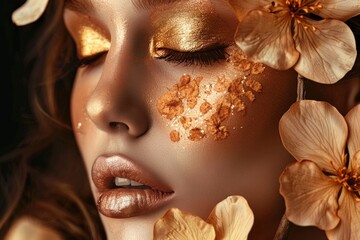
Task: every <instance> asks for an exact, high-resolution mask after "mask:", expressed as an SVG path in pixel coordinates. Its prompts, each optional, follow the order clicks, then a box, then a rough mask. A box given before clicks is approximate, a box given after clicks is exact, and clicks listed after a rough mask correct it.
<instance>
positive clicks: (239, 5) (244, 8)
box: [229, 0, 271, 21]
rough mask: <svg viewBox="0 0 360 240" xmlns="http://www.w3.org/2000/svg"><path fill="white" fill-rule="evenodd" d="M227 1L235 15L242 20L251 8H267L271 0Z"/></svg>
mask: <svg viewBox="0 0 360 240" xmlns="http://www.w3.org/2000/svg"><path fill="white" fill-rule="evenodd" d="M229 3H230V5H231V6H232V7H233V8H234V10H235V13H236V17H237V18H238V19H239V21H242V20H243V18H244V17H245V16H246V14H248V13H249V12H250V11H251V10H255V9H259V10H260V9H262V8H267V6H269V5H271V0H257V1H254V0H229Z"/></svg>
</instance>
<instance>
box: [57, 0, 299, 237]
mask: <svg viewBox="0 0 360 240" xmlns="http://www.w3.org/2000/svg"><path fill="white" fill-rule="evenodd" d="M134 2H136V1H134ZM92 4H93V11H91V12H90V11H89V12H85V14H80V13H79V12H76V11H73V10H69V9H67V10H65V14H64V19H65V23H66V25H67V28H68V29H69V31H70V33H71V35H72V37H73V38H74V40H75V42H79V39H80V38H81V36H79V28H80V27H81V26H82V25H84V24H85V25H86V24H89V23H90V24H91V25H92V27H94V28H101V29H102V32H103V33H104V35H105V37H106V38H107V39H108V40H109V41H110V42H111V47H110V49H109V51H108V52H107V54H103V55H102V56H101V57H99V58H98V59H97V60H96V61H95V62H93V63H92V64H91V65H88V66H85V67H81V68H79V70H78V72H77V76H76V80H75V85H74V88H73V93H72V100H71V110H72V112H71V115H72V122H73V127H74V130H75V136H76V139H77V142H78V145H79V148H80V151H81V153H82V156H83V159H84V161H85V165H86V168H87V171H88V173H89V175H91V169H92V166H93V163H94V161H95V159H96V158H97V157H98V156H99V155H102V154H122V155H125V156H126V157H128V158H130V159H131V160H132V161H134V162H135V163H136V164H138V165H139V166H141V167H142V168H143V169H145V170H146V171H148V172H149V173H151V174H152V175H154V176H156V178H158V179H160V180H161V181H162V182H163V183H165V184H166V185H167V186H169V187H170V188H171V189H172V190H173V191H174V197H173V198H172V199H171V201H170V202H169V203H168V204H167V205H166V206H164V207H162V208H161V209H159V210H157V211H154V212H150V213H148V214H145V215H140V216H137V217H133V218H125V219H115V218H109V217H106V216H102V220H103V223H104V226H105V229H106V232H107V235H108V238H109V239H150V238H151V236H152V228H153V224H154V222H155V221H156V220H157V219H158V218H160V217H161V216H162V215H163V214H164V213H165V211H166V210H167V209H169V208H171V207H177V208H180V209H182V210H184V211H189V212H192V213H193V214H196V215H198V216H200V217H203V218H205V219H206V217H207V216H208V215H209V213H210V212H211V209H212V208H213V207H214V206H215V204H216V203H218V202H220V201H221V200H223V199H225V198H226V197H227V196H229V195H235V194H238V195H242V196H244V197H245V198H246V199H247V200H248V202H249V205H250V207H251V208H252V210H253V211H254V215H255V224H254V227H253V230H252V232H251V234H250V238H251V239H271V238H272V237H273V236H274V233H275V231H276V228H277V225H278V222H279V221H280V218H281V216H282V213H283V200H282V198H281V196H280V194H279V193H278V189H279V184H278V177H279V175H280V173H281V172H282V170H283V169H284V167H285V166H286V164H287V163H288V162H290V161H291V157H289V155H288V153H287V152H286V151H285V149H284V148H283V147H282V144H281V142H280V138H279V136H278V121H279V119H280V117H281V115H282V114H283V113H284V112H285V111H286V110H287V109H288V108H289V106H290V105H291V103H293V102H294V101H295V99H296V73H295V72H294V71H292V70H289V71H281V72H280V71H275V70H272V69H270V68H267V69H266V70H265V71H264V73H261V74H260V75H258V76H257V79H256V80H257V81H258V82H260V83H261V85H262V87H263V88H262V92H261V93H259V94H256V100H255V101H254V102H252V103H251V104H248V105H247V109H246V111H245V113H235V114H234V115H233V116H231V117H230V118H229V119H228V120H227V122H226V123H227V125H228V126H231V132H230V136H229V137H228V138H226V139H225V140H221V141H214V140H212V139H211V138H205V139H203V140H202V141H199V142H194V141H189V140H187V139H186V138H185V139H182V140H181V141H180V142H177V143H174V142H172V141H171V140H170V138H169V132H171V130H172V128H171V127H170V126H169V125H168V121H167V120H166V119H165V118H164V117H163V116H161V115H160V114H159V112H158V110H157V108H156V101H157V99H158V98H159V97H160V96H162V95H163V94H164V93H165V92H166V91H167V89H168V88H170V87H171V86H173V85H174V84H176V83H178V82H179V79H180V77H181V76H182V75H183V74H189V75H191V76H193V77H197V76H202V77H204V78H206V79H209V80H210V81H216V79H217V77H218V76H221V75H222V74H233V73H229V72H233V71H234V69H233V68H232V66H231V64H229V63H227V62H226V61H225V60H221V61H217V62H213V63H211V64H210V65H204V66H200V65H199V64H195V65H194V64H193V65H191V64H184V63H174V62H168V61H166V60H164V59H156V58H155V57H154V56H152V55H151V54H150V53H149V52H150V51H149V48H150V47H149V46H150V45H151V40H152V36H154V34H155V35H156V34H159V32H161V31H162V30H163V29H164V27H163V26H161V24H156V22H162V21H166V20H168V18H171V16H174V15H176V14H177V13H176V12H180V13H184V12H186V13H187V12H189V11H190V10H189V9H192V10H194V9H196V10H197V13H196V11H193V12H192V13H191V14H193V15H194V16H195V17H202V18H204V19H205V20H204V21H208V20H206V17H209V16H211V17H212V18H217V19H218V20H219V21H220V22H222V25H221V24H220V25H219V27H215V29H214V33H212V34H213V35H214V38H213V39H214V40H212V41H213V42H211V43H218V42H217V41H222V42H220V43H224V41H226V43H227V44H230V45H234V41H233V36H234V33H235V30H236V26H237V19H236V17H235V15H234V13H233V10H232V9H231V7H230V6H229V5H228V4H227V3H226V1H183V2H179V3H176V4H175V5H172V6H167V5H164V6H162V7H160V8H154V9H136V8H135V7H134V4H133V3H132V1H129V0H126V1H118V0H109V1H100V0H99V1H97V0H94V1H92ZM174 9H176V11H175V12H174ZM191 14H185V15H186V16H187V17H190V15H191ZM199 15H201V16H199ZM204 16H205V17H204ZM185 19H186V18H185ZM176 21H179V22H178V24H175V26H174V27H175V30H174V31H175V34H176V32H180V31H181V30H178V31H177V30H176V28H177V27H179V26H180V24H183V23H184V19H183V20H176ZM209 22H211V21H209ZM189 27H190V28H191V29H192V30H193V31H195V32H197V31H201V30H202V29H203V28H206V27H208V26H207V24H206V23H205V24H193V25H191V24H190V25H189ZM174 38H176V39H178V38H179V37H178V36H176V37H174ZM183 38H184V39H185V42H186V41H188V42H191V41H197V40H196V35H195V36H191V37H188V36H187V35H186V34H184V35H183ZM194 38H195V40H194ZM187 39H188V40H187ZM201 41H203V40H201ZM169 42H171V44H169V45H170V46H166V44H167V42H163V43H162V44H164V46H163V47H164V48H171V49H174V48H179V49H176V50H178V51H187V49H181V47H182V48H184V46H185V45H186V44H185V45H184V43H181V44H179V45H178V46H177V45H176V41H175V42H174V41H169ZM201 43H202V42H201ZM195 45H196V44H195ZM200 45H201V44H200ZM186 46H188V45H186ZM78 47H79V46H78ZM229 76H230V75H229ZM231 76H232V75H231ZM234 128H235V129H234ZM90 182H91V186H92V190H93V193H94V196H95V198H96V197H97V195H98V190H97V189H96V187H95V186H94V183H93V182H92V181H91V178H90Z"/></svg>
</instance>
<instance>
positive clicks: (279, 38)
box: [235, 10, 299, 70]
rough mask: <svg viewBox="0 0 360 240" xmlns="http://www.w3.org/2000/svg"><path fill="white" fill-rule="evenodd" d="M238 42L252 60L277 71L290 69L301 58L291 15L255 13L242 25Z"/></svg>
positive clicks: (237, 33)
mask: <svg viewBox="0 0 360 240" xmlns="http://www.w3.org/2000/svg"><path fill="white" fill-rule="evenodd" d="M235 41H236V43H237V45H238V46H239V47H240V48H241V49H242V50H243V51H244V52H245V54H246V55H247V56H248V57H250V58H251V59H252V60H254V61H257V62H262V63H264V64H266V65H268V66H269V67H272V68H275V69H279V70H286V69H289V68H291V67H292V66H294V64H295V63H296V62H297V60H298V58H299V53H298V52H297V51H296V49H295V46H294V40H293V37H292V33H291V17H290V15H288V14H277V15H275V14H271V13H266V12H263V11H258V10H254V11H251V12H250V13H249V14H248V15H247V16H246V17H245V18H244V20H243V21H242V22H240V23H239V26H238V29H237V32H236V35H235Z"/></svg>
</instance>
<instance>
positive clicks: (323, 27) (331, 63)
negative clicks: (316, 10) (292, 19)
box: [294, 19, 357, 84]
mask: <svg viewBox="0 0 360 240" xmlns="http://www.w3.org/2000/svg"><path fill="white" fill-rule="evenodd" d="M304 21H305V20H304ZM306 24H308V25H310V26H313V27H315V28H316V29H317V30H315V31H313V30H312V29H311V28H308V29H304V28H303V27H302V26H301V25H299V24H295V37H294V38H295V41H296V49H297V50H298V51H299V52H300V58H299V62H298V63H297V64H296V65H295V67H294V68H295V70H296V71H297V72H298V73H300V74H301V75H303V76H304V77H306V78H308V79H311V80H314V81H315V82H319V83H325V84H332V83H335V82H337V81H338V80H340V79H341V78H343V77H344V75H345V74H346V73H347V72H348V71H350V70H351V69H352V67H353V66H354V63H355V59H356V55H357V54H356V43H355V37H354V34H353V33H352V31H351V29H350V28H349V27H348V26H347V25H346V24H345V23H343V22H341V21H338V20H322V21H314V20H310V19H307V20H306Z"/></svg>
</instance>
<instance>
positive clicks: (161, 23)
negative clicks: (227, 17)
mask: <svg viewBox="0 0 360 240" xmlns="http://www.w3.org/2000/svg"><path fill="white" fill-rule="evenodd" d="M152 21H153V26H154V29H155V30H156V31H155V33H154V35H153V36H152V37H151V41H150V55H151V56H152V57H156V58H159V57H160V58H161V57H164V56H165V55H166V54H167V53H166V49H171V50H174V51H180V52H194V51H199V50H201V49H206V48H209V47H212V46H213V45H214V44H215V43H223V44H225V43H227V42H228V41H226V39H229V38H228V37H227V34H226V33H225V32H226V30H225V29H226V25H225V24H224V22H222V21H221V20H220V19H219V18H218V17H216V15H213V14H202V11H200V10H196V11H189V10H188V9H187V10H186V11H182V10H180V11H176V13H175V12H174V11H170V12H166V13H163V14H161V15H160V16H156V17H153V20H152ZM219 29H220V32H219ZM221 29H224V31H223V32H221V31H222V30H221Z"/></svg>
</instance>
